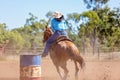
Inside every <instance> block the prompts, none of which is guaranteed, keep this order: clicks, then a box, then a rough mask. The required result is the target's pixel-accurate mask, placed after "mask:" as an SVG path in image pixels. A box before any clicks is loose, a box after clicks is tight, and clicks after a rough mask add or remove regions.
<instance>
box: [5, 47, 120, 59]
mask: <svg viewBox="0 0 120 80" xmlns="http://www.w3.org/2000/svg"><path fill="white" fill-rule="evenodd" d="M43 49H44V47H37V48H30V49H26V48H23V49H21V50H18V49H11V48H5V51H4V55H21V54H28V55H29V54H41V52H42V51H43ZM79 50H80V53H81V54H82V55H83V56H85V57H86V58H87V59H98V60H104V59H106V60H117V59H120V48H113V49H99V48H97V49H95V53H94V54H93V49H92V48H86V49H85V50H83V49H79Z"/></svg>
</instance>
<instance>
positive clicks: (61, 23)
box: [42, 11, 67, 57]
mask: <svg viewBox="0 0 120 80" xmlns="http://www.w3.org/2000/svg"><path fill="white" fill-rule="evenodd" d="M53 17H54V18H53V19H52V20H51V22H50V25H51V26H49V27H51V29H52V31H53V32H54V34H53V35H52V36H51V37H50V38H49V39H48V40H47V42H46V45H45V48H44V51H43V53H42V57H46V56H47V55H48V52H49V48H50V44H51V43H52V42H53V41H54V40H55V39H56V38H57V37H58V36H60V35H63V36H67V33H66V29H67V25H66V22H65V19H64V16H63V14H62V13H61V12H57V11H55V12H54V13H53Z"/></svg>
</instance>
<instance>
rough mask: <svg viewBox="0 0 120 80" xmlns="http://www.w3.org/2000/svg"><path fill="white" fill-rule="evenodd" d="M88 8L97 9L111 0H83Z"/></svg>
mask: <svg viewBox="0 0 120 80" xmlns="http://www.w3.org/2000/svg"><path fill="white" fill-rule="evenodd" d="M83 1H84V3H85V4H86V7H87V8H88V9H92V10H94V11H96V10H97V9H99V8H101V7H102V6H103V5H104V4H106V3H107V2H108V1H109V0H83Z"/></svg>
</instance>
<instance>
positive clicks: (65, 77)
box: [61, 63, 69, 80]
mask: <svg viewBox="0 0 120 80" xmlns="http://www.w3.org/2000/svg"><path fill="white" fill-rule="evenodd" d="M61 68H62V69H63V70H64V76H63V79H62V80H66V79H67V76H68V72H69V71H68V69H67V67H66V63H65V64H63V65H62V66H61Z"/></svg>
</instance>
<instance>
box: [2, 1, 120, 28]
mask: <svg viewBox="0 0 120 80" xmlns="http://www.w3.org/2000/svg"><path fill="white" fill-rule="evenodd" d="M107 5H108V6H109V7H110V8H111V9H112V8H114V7H118V6H119V5H120V1H119V0H110V1H109V2H108V4H107ZM119 7H120V6H119ZM87 10H88V9H87V8H86V6H85V4H84V3H83V0H0V23H6V25H7V28H8V29H13V28H18V27H22V26H24V24H25V23H26V19H27V18H29V17H30V16H29V12H31V13H32V14H33V15H34V16H36V17H38V20H40V19H44V18H46V16H45V15H46V13H47V12H49V11H59V12H61V13H63V14H64V15H65V16H66V15H67V14H69V13H74V12H77V13H82V12H84V11H87Z"/></svg>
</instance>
